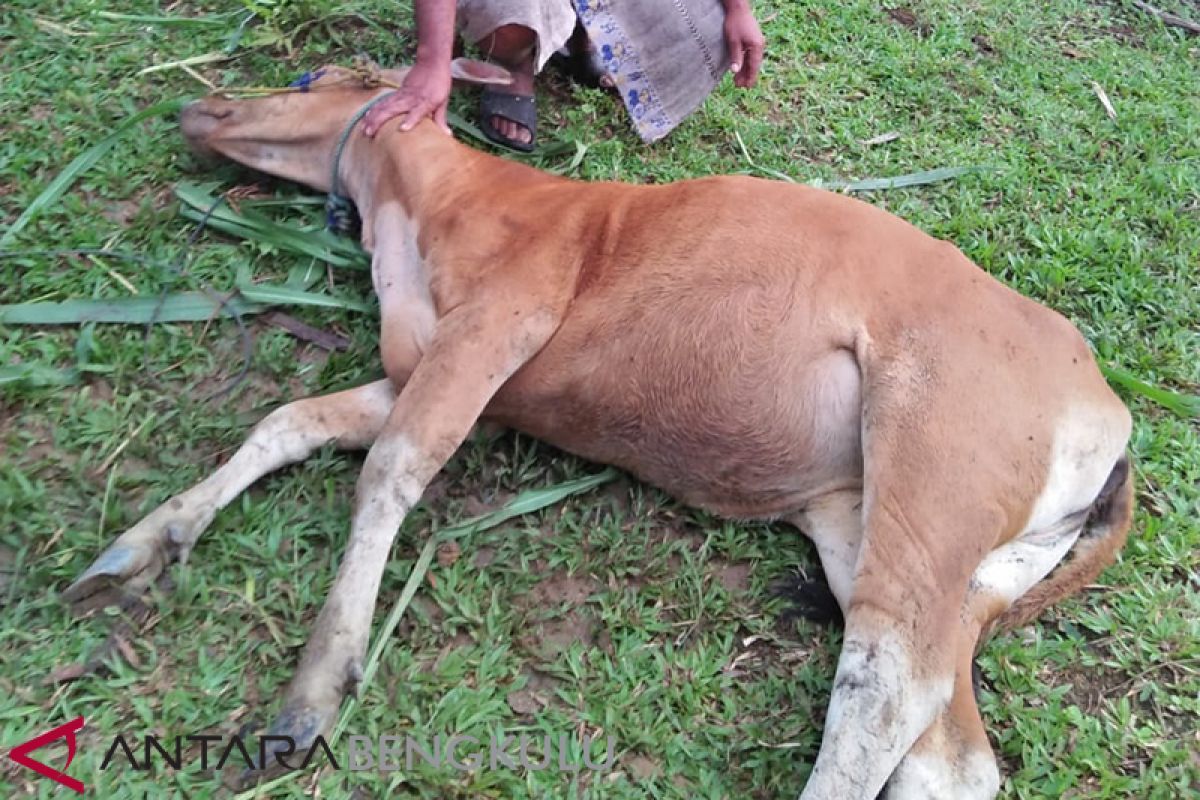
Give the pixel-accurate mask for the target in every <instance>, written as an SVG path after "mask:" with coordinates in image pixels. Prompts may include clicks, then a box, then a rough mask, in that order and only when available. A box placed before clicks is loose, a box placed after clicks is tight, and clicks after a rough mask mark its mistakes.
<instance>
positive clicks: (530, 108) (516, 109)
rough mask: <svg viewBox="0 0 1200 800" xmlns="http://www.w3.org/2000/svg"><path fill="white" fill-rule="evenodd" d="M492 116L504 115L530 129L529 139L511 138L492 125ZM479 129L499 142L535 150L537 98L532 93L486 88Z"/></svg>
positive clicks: (527, 150)
mask: <svg viewBox="0 0 1200 800" xmlns="http://www.w3.org/2000/svg"><path fill="white" fill-rule="evenodd" d="M492 117H503V118H504V119H507V120H509V121H511V122H515V123H516V124H518V125H520V126H521V127H523V128H525V129H526V130H527V131H529V141H528V142H522V141H518V140H516V139H510V138H509V137H507V136H505V135H504V134H502V133H500V131H498V130H496V128H495V126H493V125H492ZM479 129H480V130H481V131H483V135H484V136H486V137H488V138H489V139H491V140H492V141H493V142H495V143H497V144H501V145H504V146H505V147H511V148H512V149H514V150H520V151H521V152H523V153H531V152H533V147H534V142H535V141H536V140H537V99H536V98H535V97H534V96H533V95H531V94H511V93H509V92H501V91H497V90H496V89H492V88H486V89H484V90H483V96H482V97H481V98H480V100H479Z"/></svg>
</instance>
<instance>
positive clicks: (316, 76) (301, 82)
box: [288, 69, 325, 92]
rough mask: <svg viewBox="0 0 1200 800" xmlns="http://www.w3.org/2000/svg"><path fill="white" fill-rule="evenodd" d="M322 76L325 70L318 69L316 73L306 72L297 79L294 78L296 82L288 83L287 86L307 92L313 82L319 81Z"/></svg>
mask: <svg viewBox="0 0 1200 800" xmlns="http://www.w3.org/2000/svg"><path fill="white" fill-rule="evenodd" d="M324 74H325V70H323V69H319V70H317V71H316V72H306V73H304V74H303V75H301V76H300V77H299V78H296V80H294V81H292V82H291V83H289V84H288V86H295V87H297V88H298V89H300V91H301V92H307V91H308V90H309V89H311V88H312V85H313V82H314V81H318V80H320V79H321V76H322V75H324Z"/></svg>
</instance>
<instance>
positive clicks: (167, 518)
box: [62, 499, 212, 614]
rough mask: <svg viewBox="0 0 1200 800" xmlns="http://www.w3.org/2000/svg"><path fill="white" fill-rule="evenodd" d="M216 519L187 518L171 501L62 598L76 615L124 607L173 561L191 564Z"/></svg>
mask: <svg viewBox="0 0 1200 800" xmlns="http://www.w3.org/2000/svg"><path fill="white" fill-rule="evenodd" d="M211 520H212V514H205V513H187V510H186V506H184V505H183V504H182V502H181V500H179V499H174V500H170V501H168V502H167V503H165V504H163V505H162V506H159V507H158V508H157V509H156V510H155V511H153V512H151V513H150V514H149V515H148V516H147V517H146V518H145V519H143V520H142V521H141V522H139V523H138V524H137V525H134V526H133V527H132V528H130V529H129V530H127V531H125V533H123V534H121V535H120V536H119V537H118V538H117V540H116V541H115V542H113V543H112V544H111V545H109V547H108V549H107V550H105V551H104V552H103V553H101V554H100V557H99V558H97V559H96V560H95V561H93V562H92V565H91V566H90V567H88V568H87V569H86V570H85V571H84V573H83V574H82V575H80V576H79V577H78V578H77V579H76V580H75V582H74V583H72V584H71V585H70V586H68V587H67V588H66V590H64V591H63V593H62V597H63V599H64V600H66V601H67V602H68V603H70V604H71V606H72V608H73V609H74V611H75V613H77V614H86V613H89V612H92V611H95V610H97V609H101V608H105V607H106V606H111V605H123V604H125V603H126V602H127V601H129V600H131V599H136V598H138V597H140V596H141V595H142V594H144V593H145V592H146V590H147V589H149V588H150V586H151V585H153V584H154V582H155V580H156V579H157V578H158V576H159V575H161V574H162V571H163V570H164V569H166V567H167V565H168V564H170V563H171V562H172V561H186V560H187V556H188V553H190V552H191V549H192V545H193V544H195V542H196V539H198V538H199V537H200V534H201V532H203V530H204V529H205V528H206V527H208V523H209V522H210V521H211Z"/></svg>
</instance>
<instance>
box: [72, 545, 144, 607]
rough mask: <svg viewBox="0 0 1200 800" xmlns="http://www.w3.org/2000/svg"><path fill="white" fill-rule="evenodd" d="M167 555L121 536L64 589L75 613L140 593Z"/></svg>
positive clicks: (120, 601) (136, 595) (120, 600)
mask: <svg viewBox="0 0 1200 800" xmlns="http://www.w3.org/2000/svg"><path fill="white" fill-rule="evenodd" d="M166 562H167V556H166V553H165V552H163V551H162V550H161V549H160V548H157V547H154V546H153V545H149V544H123V543H122V542H121V540H120V539H118V540H117V541H116V542H115V543H114V544H113V545H112V546H111V547H109V548H108V549H107V550H105V551H104V552H103V553H101V554H100V557H99V558H97V559H96V560H95V561H94V562H92V565H91V566H90V567H88V568H87V570H86V571H85V572H84V573H83V574H82V575H80V576H79V577H78V578H77V579H76V580H75V582H74V583H72V584H71V585H70V586H68V587H67V588H66V589H65V590H64V591H63V593H62V597H63V599H64V600H66V601H67V602H68V603H70V604H71V608H72V609H73V610H74V611H75V613H76V614H86V613H89V612H91V611H96V610H98V609H101V608H105V607H107V606H111V605H122V604H123V603H124V602H125V601H127V600H129V599H131V598H135V597H139V596H140V595H141V594H142V593H143V592H145V591H146V589H147V588H149V587H150V585H151V584H152V583H153V582H154V579H155V578H157V577H158V576H159V574H160V573H162V571H163V568H164V567H165V566H166Z"/></svg>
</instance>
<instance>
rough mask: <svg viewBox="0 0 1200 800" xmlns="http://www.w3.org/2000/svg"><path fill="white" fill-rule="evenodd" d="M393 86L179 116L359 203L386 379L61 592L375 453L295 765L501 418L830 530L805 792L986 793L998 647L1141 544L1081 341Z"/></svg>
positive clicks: (923, 253) (730, 201) (683, 494)
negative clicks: (1134, 542)
mask: <svg viewBox="0 0 1200 800" xmlns="http://www.w3.org/2000/svg"><path fill="white" fill-rule="evenodd" d="M456 69H457V75H458V77H459V78H462V79H467V80H471V79H474V80H496V79H497V78H496V77H495V73H494V71H493V72H492V73H491V74H490V76H489V75H485V74H484V73H483V72H482V71H481V70H482V68H481V67H479V66H478V65H473V64H471V63H469V62H464V61H458V62H456ZM383 74H384V76H385V77H386V78H387V79H388V80H389V81H390V82H391V83H393V84H394V83H398V82H399V80H400V79H401V77H402V71H395V70H392V71H385V72H384V73H383ZM481 76H482V77H481ZM498 79H500V80H503V76H500V77H499V78H498ZM387 91H389V89H387V88H386V87H379V86H375V87H371V86H369V85H364V82H363V80H362V77H361V76H360V75H358V74H357V73H354V72H351V71H349V70H344V69H340V68H337V67H327V68H326V69H325V70H324V71H323V72H322V73H321V76H320V77H319V79H317V80H316V81H315V82H313V83H312V85H311V87H310V90H308V91H303V92H300V91H297V92H294V93H286V94H279V95H272V96H268V97H260V98H257V99H247V100H228V99H224V98H222V97H218V96H213V97H209V98H206V99H204V100H201V101H198V102H196V103H194V104H192V105H190V106H188V107H187V108H186V109H185V111H184V113H183V117H182V125H183V132H184V134H185V136H186V137H187V139H188V141H189V142H190V143H191V145H192V146H193V147H194V148H195V149H197V150H198V151H203V152H210V153H217V154H220V155H222V156H225V157H227V158H230V159H233V160H235V161H238V162H241V163H242V164H245V165H247V166H250V167H253V168H255V169H259V170H263V171H265V172H269V173H272V174H274V175H277V176H281V177H284V178H288V179H291V180H295V181H299V182H301V183H305V184H308V185H309V186H312V187H314V188H316V189H319V190H324V191H334V190H336V188H337V187H336V186H335V185H334V184H335V183H336V184H337V185H338V186H340V187H344V191H345V193H346V194H347V195H349V197H350V198H352V199H353V201H354V203H355V204H356V205H357V207H358V210H359V212H360V214H361V218H362V242H363V245H364V247H365V248H366V249H367V250H368V251H370V252H371V253H372V254H373V278H374V285H375V290H376V292H377V294H378V296H379V302H380V310H381V316H382V328H381V331H380V336H381V350H382V356H383V366H384V368H385V370H386V373H387V376H388V377H387V379H386V380H382V381H379V382H377V383H372V384H370V385H366V386H361V387H359V388H356V389H351V390H349V391H345V392H340V393H338V394H333V395H329V396H327V397H319V398H313V399H307V400H302V401H299V402H295V403H292V404H290V405H287V406H285V407H283V408H280V409H279V410H277V411H275V412H274V413H272V414H271V415H270V416H269V417H267V418H266V419H264V420H263V421H262V422H261V423H259V425H258V426H257V427H256V428H255V429H254V430H253V431H252V432H251V434H250V436H249V438H248V440H247V441H246V443H245V445H244V446H243V447H242V448H241V449H240V450H239V451H238V452H237V453H236V454H235V455H234V456H233V457H232V458H231V459H230V460H229V461H228V462H227V463H226V464H225V465H224V466H222V467H221V468H220V469H219V470H217V471H216V472H215V473H214V474H213V475H212V476H211V477H209V478H208V479H206V480H205V481H203V482H202V483H200V484H198V485H197V486H195V487H194V488H192V489H190V490H188V491H187V492H185V493H183V494H181V495H179V496H178V497H176V498H174V499H172V500H170V501H168V502H167V503H165V504H164V505H162V506H161V507H159V508H158V509H156V510H155V511H154V512H152V513H151V514H150V515H149V516H147V517H146V518H145V519H144V520H142V521H141V522H139V523H138V524H137V525H136V526H135V527H133V528H132V529H130V530H129V531H127V532H126V533H125V534H123V535H122V536H121V537H120V538H119V539H118V540H117V541H116V542H115V543H114V544H113V545H112V546H111V547H110V548H109V549H108V550H107V551H106V552H105V553H104V554H103V555H101V556H100V558H99V559H98V560H97V561H96V563H95V564H93V565H92V567H91V568H90V569H88V571H87V572H86V573H84V575H83V576H81V577H80V578H79V580H78V581H76V583H74V584H73V585H72V586H71V587H70V588H69V589H68V590H67V591H66V596H67V598H68V599H70V600H71V601H73V602H75V603H77V604H79V605H80V606H82V607H85V608H86V607H94V606H96V605H102V604H104V603H107V602H110V601H112V600H113V599H114V598H115V597H118V596H120V595H122V594H126V595H127V594H129V593H131V592H132V593H136V592H139V591H142V590H144V589H145V588H146V587H147V586H148V585H149V584H150V582H151V581H153V580H154V578H155V576H157V575H158V574H159V573H160V572H161V571H162V569H163V568H164V567H165V566H166V565H167V564H168V563H169V562H170V561H172V560H174V559H178V558H180V557H182V556H184V555H186V554H187V553H188V552H189V551H190V550H191V549H192V548H193V547H194V546H195V543H196V541H197V539H198V538H199V537H200V534H201V533H202V532H203V530H204V529H205V527H206V526H207V525H208V524H209V522H210V521H211V520H212V519H213V516H214V515H215V514H216V513H217V511H218V510H220V509H221V508H223V507H224V506H225V505H227V504H228V503H229V502H230V501H232V500H233V499H234V498H235V497H237V496H238V494H239V493H240V492H242V491H244V490H245V489H246V488H247V487H248V486H250V485H251V484H252V483H254V482H255V481H256V480H258V479H259V478H260V477H262V476H263V475H265V474H267V473H268V472H271V471H272V470H275V469H278V468H280V467H282V466H284V465H285V464H289V463H292V462H295V461H298V460H301V459H303V458H305V457H306V456H308V455H309V454H310V453H311V452H313V450H314V449H316V448H319V447H321V446H323V445H325V444H327V443H330V442H332V443H335V444H337V445H339V446H341V447H347V448H369V453H368V455H367V458H366V462H365V464H364V466H363V470H362V474H361V477H360V479H359V483H358V492H357V501H356V506H355V511H354V517H353V522H352V532H351V536H350V540H349V544H348V546H347V548H346V552H345V554H344V555H343V557H342V561H341V565H340V568H339V570H338V574H337V578H336V580H335V582H334V584H333V588H332V589H331V591H330V594H329V597H328V600H327V601H326V603H325V606H324V608H323V609H322V611H321V614H320V617H319V618H318V620H317V623H316V625H315V627H314V629H313V632H312V636H311V638H310V639H309V641H308V644H307V646H306V648H305V651H304V655H303V657H302V659H301V662H300V665H299V668H298V669H297V671H296V673H295V677H294V678H293V680H292V682H291V684H290V686H289V687H288V689H287V692H286V695H285V697H284V703H283V709H282V711H281V712H280V714H279V716H278V718H277V720H276V721H275V724H274V725H273V726H272V728H271V730H270V733H271V734H275V735H288V736H291V737H293V738H294V739H296V740H297V741H298V742H299V743H300V744H301V745H302V746H306V745H307V744H310V743H312V742H313V741H315V739H316V737H317V736H318V735H324V734H327V733H328V731H329V729H330V727H331V725H332V723H333V721H334V719H335V716H336V714H337V712H338V709H339V706H340V704H341V702H342V699H343V696H344V695H345V693H346V691H347V690H348V689H349V688H352V687H353V685H354V684H355V683H356V681H357V680H358V679H359V678H360V677H361V674H362V672H361V660H362V658H363V655H364V652H365V649H366V646H367V639H368V634H369V629H370V623H371V619H372V614H373V611H374V607H375V602H376V595H377V593H378V590H379V585H380V580H381V578H382V575H383V571H384V565H385V564H386V562H387V558H388V554H389V551H390V549H391V546H392V540H393V537H394V536H395V534H396V532H397V530H398V529H399V527H400V524H401V522H402V520H403V519H404V516H405V514H406V513H407V512H408V511H409V510H410V509H411V508H412V507H413V505H414V504H415V503H417V502H418V500H419V499H420V498H421V494H422V492H423V490H424V489H425V487H426V486H427V485H428V483H429V482H430V480H431V479H432V478H433V477H434V475H435V474H436V473H437V472H438V470H439V469H441V468H442V466H443V465H444V464H445V463H446V461H447V459H449V458H450V457H451V455H452V454H453V453H454V452H455V449H456V448H457V447H458V446H459V444H460V443H461V442H462V441H463V439H464V437H465V436H466V435H467V433H468V431H469V430H470V429H471V427H472V425H474V424H475V422H476V421H477V420H479V419H481V418H482V419H487V420H493V421H496V422H499V423H501V424H504V425H507V426H509V427H512V428H515V429H517V430H520V431H523V432H525V433H527V434H529V435H532V436H535V437H538V438H540V439H543V440H545V441H547V442H549V443H551V444H552V445H554V446H556V447H559V448H561V449H563V450H566V451H569V452H571V453H575V454H578V455H579V456H581V457H583V458H587V459H591V460H594V461H597V462H603V463H606V464H614V465H617V466H619V467H621V468H623V469H625V470H628V471H629V472H631V473H633V474H634V475H636V476H638V477H639V478H640V479H642V480H644V481H646V482H647V483H651V484H654V485H655V486H659V487H662V488H663V489H664V490H666V491H668V492H670V493H672V494H673V495H675V496H676V497H678V498H680V499H682V500H683V501H685V502H687V503H690V504H694V505H696V506H699V507H703V508H705V509H709V510H711V511H713V512H715V513H717V514H721V515H725V516H728V517H736V518H743V519H785V520H789V521H791V522H794V523H795V524H796V525H797V526H798V527H799V528H800V529H801V530H803V531H804V532H805V533H806V534H807V535H808V536H809V537H811V538H812V540H813V541H814V542H815V543H816V547H817V550H818V552H819V554H820V558H821V562H822V565H823V566H824V569H825V573H826V575H827V576H828V579H829V582H830V586H831V588H832V590H833V593H834V595H835V597H836V598H837V601H838V604H839V605H840V607H841V609H842V611H843V614H844V617H845V624H846V630H845V636H844V644H843V648H842V652H841V655H840V658H839V661H838V667H837V673H836V677H835V682H834V688H833V693H832V697H831V700H830V704H829V710H828V714H827V717H826V720H825V731H824V738H823V741H822V744H821V748H820V752H819V754H818V757H817V760H816V764H815V766H814V768H813V771H812V775H811V778H810V780H809V782H808V785H807V786H806V788H805V789H804V792H803V794H802V795H801V797H802V798H803V800H858V799H860V798H861V799H863V800H871V798H874V797H876V796H877V795H878V794H879V793H880V792H881V791H884V792H885V796H886V797H887V798H891V799H892V800H896V799H898V798H905V799H907V798H914V799H915V798H920V800H928V799H929V798H953V799H954V800H971V799H973V798H990V797H992V796H993V795H994V794H995V793H996V792H997V790H998V786H999V772H998V770H997V767H996V763H995V760H994V758H993V756H992V753H991V750H990V747H989V745H988V741H987V735H986V733H985V730H984V727H983V722H982V720H981V719H980V716H979V711H978V709H977V707H976V704H975V699H974V697H973V694H972V688H971V665H972V659H973V656H974V653H975V651H976V649H977V646H978V645H979V644H980V642H981V641H982V640H984V639H985V638H986V637H987V635H988V634H989V633H990V632H991V631H992V630H994V629H996V628H997V627H1010V626H1013V625H1016V624H1021V623H1023V622H1025V621H1027V620H1029V619H1031V618H1033V617H1034V616H1036V615H1037V614H1038V613H1039V612H1040V611H1041V610H1042V609H1043V608H1045V607H1046V606H1047V605H1048V604H1050V603H1052V602H1054V601H1056V600H1058V599H1059V598H1061V597H1063V596H1065V595H1067V594H1069V593H1071V592H1074V591H1076V590H1077V589H1079V588H1080V587H1081V586H1083V585H1084V584H1085V583H1086V582H1088V581H1090V580H1091V579H1092V578H1093V577H1094V576H1096V575H1097V574H1098V573H1099V572H1100V571H1101V569H1103V567H1104V566H1105V565H1107V564H1108V563H1110V562H1111V560H1112V559H1113V557H1114V554H1115V552H1116V551H1117V550H1118V548H1119V547H1120V546H1121V544H1122V543H1123V542H1124V540H1125V537H1126V535H1127V533H1128V529H1129V525H1130V516H1131V495H1132V479H1131V474H1132V471H1131V469H1130V464H1129V460H1128V457H1127V455H1126V447H1127V441H1128V438H1129V434H1130V425H1131V422H1130V416H1129V413H1128V411H1127V410H1126V408H1125V406H1124V405H1123V404H1122V403H1121V402H1120V400H1119V399H1118V398H1117V397H1116V396H1115V395H1114V394H1113V392H1112V391H1111V390H1110V389H1109V387H1108V385H1107V384H1106V382H1105V381H1104V379H1103V377H1102V376H1101V374H1100V372H1099V371H1098V369H1097V366H1096V364H1095V362H1094V360H1093V358H1092V355H1091V353H1090V351H1089V350H1088V347H1087V345H1086V343H1085V342H1084V340H1083V338H1082V337H1081V336H1080V335H1079V333H1078V332H1077V331H1076V329H1075V328H1074V327H1073V326H1072V325H1071V324H1070V323H1068V322H1067V321H1066V320H1065V319H1064V318H1063V317H1061V316H1060V315H1058V314H1057V313H1055V312H1053V311H1050V310H1048V309H1046V308H1044V307H1043V306H1041V305H1038V304H1037V303H1035V302H1033V301H1031V300H1028V299H1026V298H1024V297H1022V296H1020V295H1019V294H1017V293H1016V292H1014V291H1011V290H1010V289H1008V288H1006V287H1005V286H1003V285H1002V284H1000V283H999V282H998V281H996V280H994V279H993V278H991V277H990V276H989V275H987V274H986V273H985V272H983V271H982V270H980V269H979V268H978V267H976V266H975V265H974V264H972V263H971V262H970V261H969V260H968V259H967V258H966V257H964V256H963V255H962V253H960V252H959V251H958V250H957V249H956V248H954V247H953V246H951V245H949V244H946V243H944V242H940V241H937V240H935V239H933V238H931V237H929V236H927V235H925V234H924V233H922V232H921V231H919V230H917V229H916V228H914V227H912V226H911V225H909V224H908V223H906V222H904V221H903V220H901V219H898V218H897V217H895V216H892V215H890V214H888V213H885V212H884V211H882V210H880V209H878V208H875V207H873V206H871V205H869V204H866V203H863V202H860V201H857V200H854V199H851V198H848V197H845V196H843V195H839V194H834V193H830V192H825V191H820V190H816V189H812V188H807V187H803V186H797V185H792V184H787V183H783V182H776V181H767V180H759V179H755V178H748V177H734V176H724V177H710V178H702V179H697V180H689V181H681V182H678V183H673V184H669V185H658V186H638V185H631V184H626V183H615V182H604V183H588V182H581V181H575V180H570V179H567V178H563V177H558V176H554V175H550V174H546V173H544V172H541V171H538V170H536V169H533V168H530V167H528V166H524V165H521V164H518V163H514V162H512V161H509V160H505V159H502V158H498V157H495V156H492V155H488V154H485V153H482V152H479V151H477V150H474V149H472V148H469V147H466V146H464V145H462V144H459V143H458V142H456V141H455V140H454V139H453V138H451V137H449V136H447V135H445V133H443V132H442V131H441V130H440V129H439V128H438V127H437V126H436V125H435V124H433V123H432V122H429V121H426V122H424V123H422V124H420V125H418V126H417V127H416V128H415V129H413V130H412V131H410V132H406V133H402V132H401V131H400V130H399V129H398V124H396V123H389V124H388V125H387V126H386V127H385V128H384V129H383V130H382V131H381V132H380V134H379V135H378V136H376V137H375V138H367V137H365V136H363V135H361V132H360V131H359V130H358V129H357V128H358V121H359V119H360V118H361V112H362V111H363V110H364V108H365V107H366V106H367V104H369V103H371V102H372V101H373V100H374V99H376V98H377V97H379V96H381V95H382V94H384V93H386V92H387ZM343 141H344V147H343V146H342V144H341V143H342V142H343Z"/></svg>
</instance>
